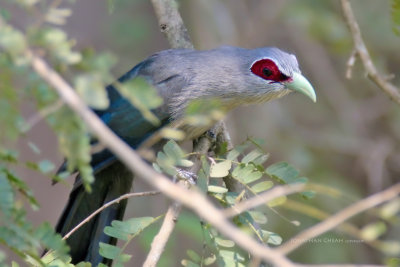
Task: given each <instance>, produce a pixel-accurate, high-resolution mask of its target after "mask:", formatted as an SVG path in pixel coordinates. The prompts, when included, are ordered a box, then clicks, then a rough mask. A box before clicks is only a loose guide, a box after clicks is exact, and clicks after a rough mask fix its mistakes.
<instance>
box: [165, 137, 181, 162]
mask: <svg viewBox="0 0 400 267" xmlns="http://www.w3.org/2000/svg"><path fill="white" fill-rule="evenodd" d="M163 150H164V152H165V154H166V155H167V156H168V157H169V158H171V159H172V160H173V161H174V162H178V161H180V160H181V159H182V158H183V157H184V153H183V151H182V149H181V148H180V147H179V145H178V144H177V143H176V142H175V141H173V140H169V141H168V142H167V143H166V144H165V146H164V147H163Z"/></svg>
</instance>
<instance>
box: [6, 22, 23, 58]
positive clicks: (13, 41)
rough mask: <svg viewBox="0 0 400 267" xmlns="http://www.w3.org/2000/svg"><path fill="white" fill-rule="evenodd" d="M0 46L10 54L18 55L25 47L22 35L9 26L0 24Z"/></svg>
mask: <svg viewBox="0 0 400 267" xmlns="http://www.w3.org/2000/svg"><path fill="white" fill-rule="evenodd" d="M0 47H2V48H3V49H4V50H6V51H7V52H8V53H10V54H11V55H12V56H20V55H21V54H22V53H23V52H24V51H25V49H26V42H25V38H24V35H23V34H22V33H21V32H19V31H17V30H15V29H14V28H12V27H11V26H8V25H4V24H1V25H0Z"/></svg>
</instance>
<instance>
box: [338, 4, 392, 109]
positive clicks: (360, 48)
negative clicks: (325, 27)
mask: <svg viewBox="0 0 400 267" xmlns="http://www.w3.org/2000/svg"><path fill="white" fill-rule="evenodd" d="M341 3H342V9H343V13H344V17H345V19H346V22H347V25H348V26H349V29H350V32H351V35H352V37H353V42H354V49H355V50H356V51H357V54H358V55H359V56H360V59H361V61H362V63H363V65H364V68H365V70H366V71H367V74H368V77H369V78H370V79H371V80H372V81H373V82H374V83H375V84H376V85H377V86H378V87H379V88H380V89H382V91H383V92H385V94H387V95H388V96H389V97H390V98H391V99H392V100H393V101H395V102H396V103H397V104H399V105H400V89H399V88H398V87H396V86H395V85H394V84H392V83H390V82H388V80H387V79H385V77H384V76H382V75H381V74H380V73H379V72H378V70H377V69H376V67H375V65H374V63H373V62H372V60H371V56H370V55H369V52H368V50H367V47H366V46H365V43H364V41H363V39H362V36H361V31H360V27H359V26H358V23H357V20H356V18H355V16H354V14H353V10H352V8H351V5H350V2H349V0H341Z"/></svg>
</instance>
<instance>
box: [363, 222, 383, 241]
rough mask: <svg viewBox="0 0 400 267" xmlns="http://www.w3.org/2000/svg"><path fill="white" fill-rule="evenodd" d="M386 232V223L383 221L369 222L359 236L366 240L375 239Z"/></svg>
mask: <svg viewBox="0 0 400 267" xmlns="http://www.w3.org/2000/svg"><path fill="white" fill-rule="evenodd" d="M384 233H386V225H385V223H384V222H376V223H371V224H368V225H366V226H364V227H363V229H362V230H361V236H362V237H363V239H365V240H368V241H373V240H376V239H377V238H378V237H379V236H381V235H383V234H384Z"/></svg>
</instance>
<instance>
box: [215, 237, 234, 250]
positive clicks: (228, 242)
mask: <svg viewBox="0 0 400 267" xmlns="http://www.w3.org/2000/svg"><path fill="white" fill-rule="evenodd" d="M215 242H216V243H217V244H218V246H221V247H225V248H233V247H234V246H235V242H233V241H232V240H229V239H222V238H220V237H216V238H215Z"/></svg>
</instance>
